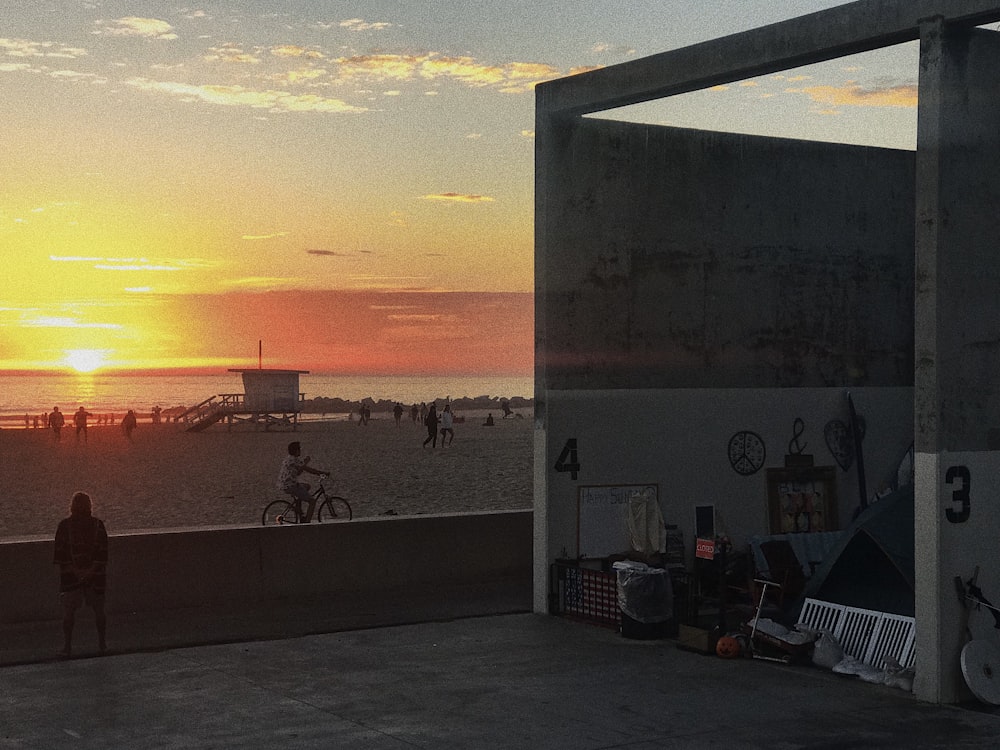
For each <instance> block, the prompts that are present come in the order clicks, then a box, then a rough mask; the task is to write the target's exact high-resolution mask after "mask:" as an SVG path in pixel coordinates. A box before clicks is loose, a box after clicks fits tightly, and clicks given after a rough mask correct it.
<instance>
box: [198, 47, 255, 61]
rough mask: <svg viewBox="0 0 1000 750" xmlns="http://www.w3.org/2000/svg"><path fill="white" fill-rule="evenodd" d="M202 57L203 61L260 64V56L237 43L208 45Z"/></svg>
mask: <svg viewBox="0 0 1000 750" xmlns="http://www.w3.org/2000/svg"><path fill="white" fill-rule="evenodd" d="M202 59H203V60H205V62H222V63H243V64H247V65H259V64H260V57H258V56H257V55H255V54H253V53H251V52H245V51H244V50H243V48H242V47H240V46H239V45H237V44H223V45H222V46H219V47H209V49H208V52H207V53H206V54H205V55H204V56H203V58H202Z"/></svg>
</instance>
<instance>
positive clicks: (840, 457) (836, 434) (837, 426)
mask: <svg viewBox="0 0 1000 750" xmlns="http://www.w3.org/2000/svg"><path fill="white" fill-rule="evenodd" d="M823 437H825V438H826V447H827V448H829V449H830V454H831V455H832V456H833V460H834V461H836V462H837V466H839V467H840V468H841V469H843V470H844V471H847V470H848V469H850V468H851V464H853V463H854V436H853V435H852V434H851V430H850V429H849V428H848V426H847V425H846V424H844V422H842V421H841V420H839V419H831V420H830V421H829V422H827V423H826V427H824V428H823Z"/></svg>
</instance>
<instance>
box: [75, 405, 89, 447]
mask: <svg viewBox="0 0 1000 750" xmlns="http://www.w3.org/2000/svg"><path fill="white" fill-rule="evenodd" d="M92 416H93V415H92V414H91V413H90V412H89V411H87V410H86V409H84V408H83V407H82V406H81V407H80V408H79V409H77V410H76V414H74V415H73V424H75V425H76V442H78V443H79V442H80V433H81V432H82V433H83V442H85V443H86V442H87V418H88V417H92Z"/></svg>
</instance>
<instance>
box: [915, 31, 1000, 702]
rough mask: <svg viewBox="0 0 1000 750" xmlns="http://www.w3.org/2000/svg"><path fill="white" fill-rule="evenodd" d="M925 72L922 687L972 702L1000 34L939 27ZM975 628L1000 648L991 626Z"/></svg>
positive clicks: (989, 439)
mask: <svg viewBox="0 0 1000 750" xmlns="http://www.w3.org/2000/svg"><path fill="white" fill-rule="evenodd" d="M920 65H921V78H920V109H919V120H918V143H917V145H918V157H917V165H918V171H917V175H918V180H919V182H918V184H919V186H920V190H919V193H918V204H917V218H918V223H917V226H918V231H917V245H916V247H917V276H916V289H917V291H916V310H917V315H916V333H915V335H916V352H917V356H916V382H915V407H914V410H915V419H916V422H915V433H916V466H917V477H918V483H917V486H916V497H915V502H916V508H915V510H916V549H917V553H918V559H917V563H918V567H917V613H916V614H917V618H916V619H917V665H916V666H917V682H916V684H915V689H916V691H917V692H918V694H919V695H921V696H922V697H926V698H928V699H932V700H936V701H941V702H953V701H956V700H961V699H963V698H967V697H969V693H968V691H967V689H966V686H965V684H964V679H963V677H962V673H961V670H960V655H961V650H962V647H963V646H964V645H965V642H966V638H967V635H966V632H965V630H964V628H963V627H962V626H961V623H962V620H963V610H962V607H961V604H960V602H959V601H958V598H957V597H956V595H955V588H954V584H953V580H954V577H955V576H961V577H962V578H964V579H968V578H970V577H971V576H972V575H973V573H974V571H975V570H976V569H977V568H978V569H979V571H980V576H979V585H980V586H981V587H982V588H983V590H984V592H985V593H986V596H987V597H988V598H989V597H991V596H992V597H993V599H995V598H996V597H997V595H998V592H1000V564H998V561H997V555H996V543H997V529H998V528H1000V506H998V504H997V503H996V500H995V498H996V497H997V494H998V492H1000V452H998V450H1000V438H998V435H1000V383H998V380H997V373H998V372H1000V314H998V310H997V307H998V304H1000V303H998V300H1000V262H998V259H997V244H998V240H997V238H998V237H1000V212H998V211H997V206H998V205H1000V99H998V97H997V93H996V92H997V79H998V76H1000V36H998V34H996V33H995V32H993V31H984V30H978V29H976V30H964V31H963V30H956V29H950V28H948V27H947V26H945V25H944V24H943V23H942V21H941V19H937V20H930V21H928V22H926V23H925V25H924V28H923V29H922V43H921V63H920ZM972 623H973V629H972V634H973V636H974V637H980V638H982V637H985V638H988V639H990V640H993V639H995V631H994V630H993V628H992V618H989V617H987V618H985V623H984V618H982V617H980V616H975V615H974V616H973V619H972ZM984 624H985V627H984Z"/></svg>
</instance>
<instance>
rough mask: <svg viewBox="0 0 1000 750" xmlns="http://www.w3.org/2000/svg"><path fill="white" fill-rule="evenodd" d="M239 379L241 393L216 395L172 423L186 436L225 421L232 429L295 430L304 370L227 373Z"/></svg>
mask: <svg viewBox="0 0 1000 750" xmlns="http://www.w3.org/2000/svg"><path fill="white" fill-rule="evenodd" d="M229 372H238V373H241V374H242V376H243V393H220V394H218V395H215V396H211V397H210V398H207V399H205V400H204V401H202V402H201V403H200V404H198V405H196V406H192V407H191V408H190V409H188V410H187V411H185V412H184V413H183V414H180V415H178V417H177V419H176V421H178V422H183V423H185V424H186V425H187V427H186V429H187V431H188V432H201V431H202V430H204V429H206V428H207V427H209V426H211V425H213V424H215V423H216V422H220V421H222V420H225V422H226V426H227V427H228V428H232V425H233V424H234V423H238V422H245V423H251V424H253V425H254V426H255V427H257V428H259V427H260V426H261V425H263V427H264V429H265V430H268V429H270V428H271V427H291V428H292V429H293V430H294V429H296V428H297V427H298V423H299V412H301V411H302V403H303V401H304V400H305V394H304V393H300V392H299V375H306V374H308V373H309V371H308V370H264V369H260V368H257V369H250V370H229Z"/></svg>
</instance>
